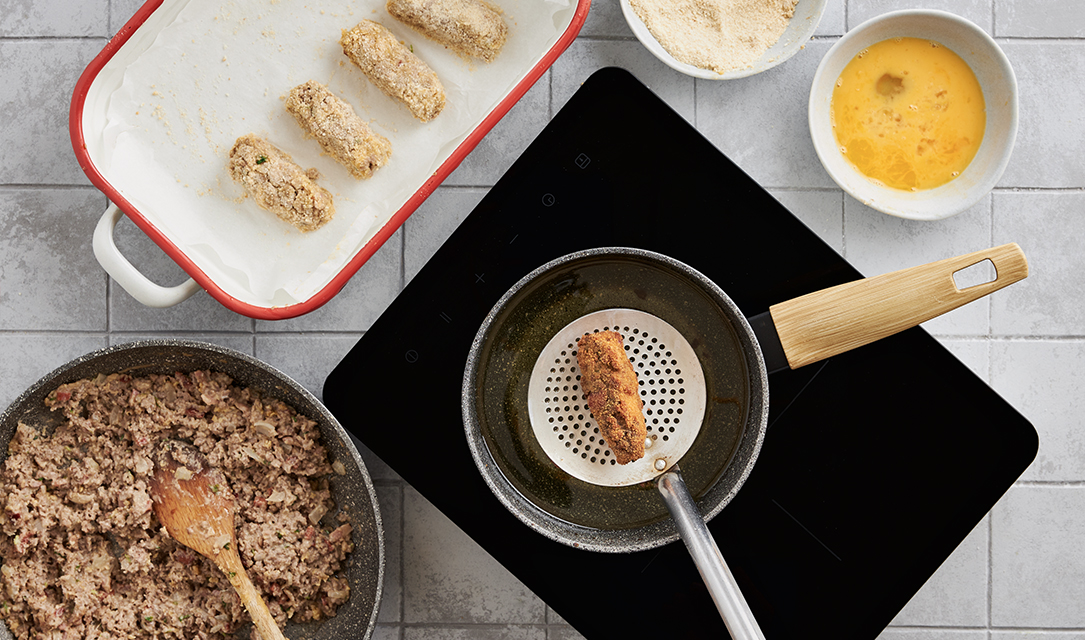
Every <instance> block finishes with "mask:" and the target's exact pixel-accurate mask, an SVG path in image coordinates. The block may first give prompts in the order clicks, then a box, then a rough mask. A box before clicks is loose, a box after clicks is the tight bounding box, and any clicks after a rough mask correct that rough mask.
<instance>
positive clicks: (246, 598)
mask: <svg viewBox="0 0 1085 640" xmlns="http://www.w3.org/2000/svg"><path fill="white" fill-rule="evenodd" d="M234 546H235V547H236V545H234ZM216 564H218V566H219V568H220V569H222V571H223V573H225V574H226V577H227V578H229V579H230V584H231V585H233V587H234V590H235V591H237V595H238V597H240V598H241V604H243V605H245V609H246V610H247V611H248V612H249V617H250V618H252V623H253V625H255V626H256V630H257V631H258V632H259V633H260V637H261V638H263V639H264V640H286V638H285V636H283V632H282V631H280V630H279V625H278V624H276V623H275V618H273V617H272V616H271V612H270V611H268V608H267V604H266V603H265V602H264V599H263V598H261V597H260V594H259V593H258V592H257V591H256V587H255V586H254V585H253V584H252V580H249V574H248V573H247V572H246V571H245V565H243V564H241V558H240V557H239V556H238V555H237V553H236V552H234V553H221V554H219V557H218V558H217V559H216Z"/></svg>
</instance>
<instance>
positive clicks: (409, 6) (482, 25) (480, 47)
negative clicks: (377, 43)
mask: <svg viewBox="0 0 1085 640" xmlns="http://www.w3.org/2000/svg"><path fill="white" fill-rule="evenodd" d="M386 8H387V9H388V13H390V14H391V15H392V17H393V18H395V19H397V20H399V21H400V22H403V23H404V24H406V25H408V26H410V27H412V28H413V29H415V30H416V31H418V32H419V33H421V34H422V35H424V36H426V37H427V38H430V39H431V40H434V41H435V42H439V43H441V44H443V45H445V46H446V47H448V48H449V49H452V50H453V51H455V52H457V53H459V54H461V55H465V56H472V57H475V58H479V59H481V60H483V61H484V62H493V61H494V59H496V58H497V54H498V53H500V52H501V47H503V46H505V40H507V39H508V37H509V27H508V25H506V24H505V20H504V18H502V17H501V9H500V8H499V7H497V6H495V5H493V4H490V3H489V2H486V1H485V0H388V2H387V5H386Z"/></svg>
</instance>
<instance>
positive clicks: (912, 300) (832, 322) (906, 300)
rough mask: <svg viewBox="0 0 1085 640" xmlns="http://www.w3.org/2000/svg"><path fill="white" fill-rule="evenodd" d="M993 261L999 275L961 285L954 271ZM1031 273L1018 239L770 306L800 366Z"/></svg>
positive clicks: (786, 345)
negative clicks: (985, 261) (1016, 241)
mask: <svg viewBox="0 0 1085 640" xmlns="http://www.w3.org/2000/svg"><path fill="white" fill-rule="evenodd" d="M983 260H990V261H991V262H992V263H994V265H995V273H996V275H995V279H994V280H991V281H990V282H985V283H983V284H978V285H975V286H972V287H968V288H966V289H958V288H957V284H956V283H955V282H954V281H953V274H954V273H956V272H957V271H960V270H961V269H965V268H967V267H970V266H972V265H974V264H977V263H979V262H982V261H983ZM1027 276H1028V262H1027V261H1026V260H1025V254H1024V253H1023V252H1022V251H1021V248H1020V247H1018V246H1017V244H1016V243H1010V244H1004V245H1002V246H1000V247H994V248H992V249H984V250H982V251H976V252H975V253H969V254H967V255H963V256H957V257H955V258H946V259H945V260H939V261H937V262H931V263H929V264H925V265H920V266H918V267H912V268H910V269H902V270H900V271H894V272H893V273H887V274H885V275H881V276H875V277H873V278H866V279H864V280H856V281H855V282H848V283H845V284H842V285H838V286H835V287H831V288H829V289H824V290H822V291H815V292H814V293H810V294H807V295H805V296H800V297H798V298H795V299H794V300H788V301H787V302H781V303H780V304H776V305H773V306H772V307H769V313H770V314H771V315H772V321H773V323H774V324H775V325H776V331H777V333H779V335H780V342H781V344H783V347H784V353H785V354H786V355H787V361H788V364H790V365H791V368H792V369H798V368H799V367H801V366H803V365H807V364H810V363H813V362H817V361H819V360H823V359H825V358H828V357H829V356H834V355H837V354H839V353H843V352H845V351H849V350H851V349H854V348H856V347H861V346H863V345H865V344H868V343H870V342H874V341H875V340H880V339H882V338H885V337H887V336H891V335H893V334H894V333H898V332H900V331H903V330H905V329H909V328H911V327H914V326H916V325H918V324H919V323H921V322H926V321H927V320H930V319H931V318H934V317H935V316H939V315H942V314H943V313H945V312H947V311H951V310H953V309H956V308H957V307H959V306H961V305H964V304H967V303H969V302H972V301H973V300H977V299H979V298H982V297H983V296H985V295H987V294H989V293H992V292H994V291H998V290H999V289H1001V288H1003V287H1005V286H1008V285H1011V284H1013V283H1015V282H1017V281H1019V280H1023V279H1024V278H1026V277H1027Z"/></svg>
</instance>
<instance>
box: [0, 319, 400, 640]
mask: <svg viewBox="0 0 1085 640" xmlns="http://www.w3.org/2000/svg"><path fill="white" fill-rule="evenodd" d="M156 349H171V350H183V349H191V350H193V351H200V352H204V353H206V354H209V355H212V356H221V357H225V358H229V359H232V360H235V361H237V362H239V363H240V364H242V365H244V366H248V367H252V368H255V369H258V370H259V371H261V372H262V373H265V374H267V375H269V376H271V377H272V378H273V379H275V380H276V381H278V382H279V383H281V384H282V385H283V386H284V387H286V388H289V389H290V390H291V391H293V392H294V393H297V394H298V395H299V396H300V397H301V398H302V400H303V401H304V402H305V404H306V405H307V406H305V407H298V406H293V408H294V409H295V410H296V411H299V413H300V412H301V411H302V409H306V410H309V409H312V410H313V411H315V412H316V413H317V414H319V415H308V411H306V415H307V417H309V418H310V419H313V420H316V421H318V422H320V421H323V422H325V423H326V424H327V426H329V427H330V428H331V430H332V432H333V434H334V435H335V436H336V437H337V438H339V439H340V441H341V442H342V444H343V449H344V450H345V451H346V452H347V454H348V455H349V456H350V458H351V462H352V463H353V464H354V465H355V467H356V468H357V469H358V470H359V472H360V480H361V481H362V484H363V485H364V487H365V490H366V495H365V496H359V498H362V497H364V498H368V499H369V501H370V504H371V505H372V507H373V509H372V511H373V514H372V515H373V519H374V528H375V531H376V533H377V535H376V536H374V537H375V538H376V539H375V543H376V549H375V552H376V562H374V563H373V564H375V565H376V576H375V577H374V581H375V587H376V588H375V590H374V592H373V597H374V600H373V609H372V611H370V612H369V616H368V621H366V627H365V631H364V633H363V635H362V636H361V637H362V638H370V637H372V635H373V631H374V630H375V629H376V625H377V616H378V614H379V612H380V605H381V601H382V599H383V595H384V577H385V563H386V553H387V552H386V549H385V544H384V523H383V520H382V518H381V513H380V503H379V501H378V499H377V493H376V487H375V485H374V484H373V479H372V476H371V475H370V473H369V470H368V468H367V467H366V465H365V462H364V461H363V460H362V457H361V454H360V452H359V451H358V448H357V447H356V446H355V445H354V442H353V441H352V440H351V439H350V436H349V434H348V433H347V431H346V430H345V429H344V428H343V425H342V424H341V423H340V422H339V420H338V419H336V417H335V416H334V415H333V414H332V413H331V411H329V410H328V408H327V407H326V406H324V403H323V402H321V401H320V400H319V399H318V398H317V397H316V396H315V395H313V393H312V392H310V391H309V390H308V389H306V388H305V387H304V386H302V385H301V384H300V383H299V382H297V381H296V380H294V379H293V378H291V377H290V376H288V375H287V374H286V373H283V372H282V371H280V370H279V369H277V368H275V367H274V366H272V365H270V364H268V363H266V362H264V361H262V360H260V359H258V358H256V357H255V356H252V355H249V354H247V353H244V352H241V351H237V350H236V349H231V348H229V347H225V346H222V345H217V344H214V343H209V342H202V341H198V340H192V339H187V338H153V339H142V340H134V341H132V342H125V343H120V344H113V345H109V346H107V347H103V348H101V349H95V350H93V351H90V352H88V353H85V354H83V355H81V356H78V357H76V358H73V359H71V360H69V361H67V362H65V363H64V364H62V365H60V366H58V367H56V368H55V369H53V370H52V371H50V372H48V373H46V374H44V375H43V376H41V377H40V378H39V379H38V380H37V381H36V382H35V383H34V384H32V385H30V386H29V387H28V388H27V389H25V390H24V391H23V392H22V393H21V394H19V396H18V397H16V398H15V399H14V400H12V401H11V403H10V404H9V405H8V406H7V407H6V408H5V409H4V410H3V411H2V412H0V425H4V424H6V423H7V422H8V421H10V420H17V419H19V418H20V416H21V415H23V414H25V413H26V410H27V409H29V407H27V406H24V405H26V404H27V403H28V402H29V401H30V400H31V399H32V398H34V397H35V396H36V395H37V394H38V393H40V392H41V391H42V390H43V389H44V388H46V387H52V386H54V385H59V384H65V383H67V382H72V381H74V380H75V379H78V378H74V379H72V380H69V379H66V378H65V374H67V373H68V372H70V371H72V370H74V369H77V368H78V367H80V366H83V365H85V364H87V363H89V362H92V361H94V360H99V359H103V358H105V357H108V356H114V355H115V354H117V353H122V352H126V351H132V352H138V351H141V350H156ZM211 368H212V369H213V368H214V367H211ZM110 373H118V372H115V371H111V372H110ZM231 377H232V376H231ZM260 388H261V390H262V391H264V392H265V393H268V394H273V393H274V389H272V388H270V386H269V385H260ZM6 457H7V449H6V446H5V447H4V448H3V450H2V451H0V463H2V460H3V459H6ZM337 502H339V501H337ZM355 551H356V552H360V549H359V548H358V546H357V545H356V547H355ZM352 553H353V552H352ZM360 557H361V556H359V558H360ZM351 586H352V587H353V586H354V585H353V584H351ZM351 597H353V594H351ZM335 620H336V618H334V617H333V618H326V619H324V620H323V621H321V622H319V623H318V624H319V625H320V628H322V627H323V626H324V625H326V624H329V623H334V621H335ZM296 624H298V623H293V622H291V623H289V624H288V627H290V626H292V625H296ZM301 624H303V625H308V624H311V623H301ZM305 629H309V631H305V632H304V635H305V637H311V636H312V634H313V633H314V631H313V629H315V627H314V628H310V627H306V626H302V627H299V628H297V629H294V630H293V633H295V634H296V633H298V631H302V630H305ZM346 631H350V629H346ZM11 637H13V636H12V635H11V633H10V631H9V630H8V628H7V626H6V625H4V624H2V623H0V640H4V639H5V638H11Z"/></svg>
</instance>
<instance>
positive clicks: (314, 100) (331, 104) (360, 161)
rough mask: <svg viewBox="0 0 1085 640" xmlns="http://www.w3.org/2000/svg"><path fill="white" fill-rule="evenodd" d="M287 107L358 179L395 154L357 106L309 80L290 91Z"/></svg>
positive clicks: (308, 132)
mask: <svg viewBox="0 0 1085 640" xmlns="http://www.w3.org/2000/svg"><path fill="white" fill-rule="evenodd" d="M286 110H287V111H288V112H290V115H292V116H294V119H295V120H297V121H298V124H299V125H301V128H302V129H304V130H305V133H306V134H307V135H309V136H310V137H313V138H316V141H317V142H319V143H320V146H321V147H322V148H323V149H324V151H325V152H326V153H327V154H328V155H330V156H331V157H333V158H335V160H336V162H338V163H339V164H341V165H343V166H344V167H346V168H347V170H348V171H350V174H351V175H352V176H354V177H355V178H368V177H369V176H371V175H373V172H374V171H376V170H377V169H379V168H381V167H382V166H384V164H385V163H386V162H388V158H389V157H390V156H391V155H392V143H391V142H388V139H387V138H385V137H384V136H382V135H380V134H378V133H374V132H373V130H372V129H370V128H369V125H367V124H366V123H365V122H363V121H362V119H361V118H359V117H358V115H357V114H356V113H354V108H353V107H351V106H350V105H349V104H348V103H346V102H344V101H343V100H341V99H339V98H338V97H336V96H335V94H333V93H332V92H331V90H330V89H328V88H327V87H325V86H324V85H322V84H320V83H319V82H316V81H315V80H310V81H308V82H306V83H305V84H300V85H298V86H296V87H294V88H293V89H291V90H290V94H289V95H287V97H286Z"/></svg>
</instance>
